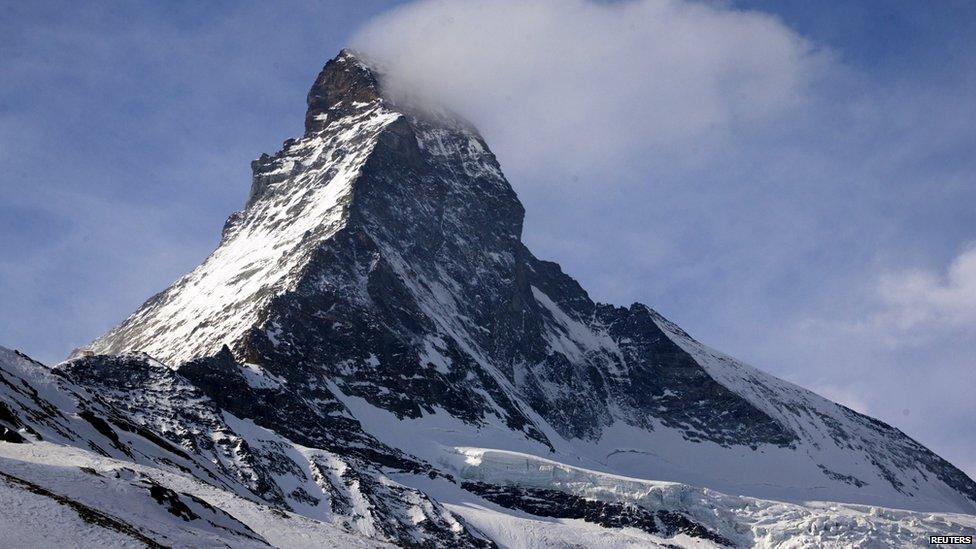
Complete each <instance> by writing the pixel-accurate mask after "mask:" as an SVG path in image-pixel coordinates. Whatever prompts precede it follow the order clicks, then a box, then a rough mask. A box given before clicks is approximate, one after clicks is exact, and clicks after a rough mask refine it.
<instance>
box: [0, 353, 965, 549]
mask: <svg viewBox="0 0 976 549" xmlns="http://www.w3.org/2000/svg"><path fill="white" fill-rule="evenodd" d="M95 360H96V362H98V364H95V365H91V364H89V365H87V366H85V365H79V364H74V365H71V364H68V365H63V366H62V368H59V370H58V371H57V372H59V373H55V372H52V371H50V370H48V369H47V368H46V367H45V366H43V365H41V364H39V363H37V362H35V361H32V360H30V359H29V358H27V357H25V356H23V355H20V354H17V353H14V352H12V351H8V350H6V349H2V348H0V379H2V383H0V402H2V403H3V410H4V411H5V413H4V415H3V418H2V419H0V422H2V424H3V425H4V428H5V429H7V430H6V431H5V439H6V440H8V441H11V442H0V502H3V503H4V505H5V507H4V509H5V510H6V511H5V512H4V513H3V514H2V517H0V545H2V546H4V547H7V546H11V547H13V546H16V547H42V546H44V547H49V546H54V545H59V546H60V545H70V546H82V547H96V546H97V547H142V546H150V547H266V546H269V545H271V546H276V547H289V548H290V547H322V546H329V547H385V546H389V542H394V543H396V544H397V545H407V546H410V545H421V546H432V547H458V546H464V545H475V546H479V545H480V546H490V545H491V544H492V543H495V544H498V545H499V546H503V547H567V546H580V545H582V546H587V547H675V546H680V547H685V546H687V547H725V546H742V547H745V546H754V547H783V546H790V547H808V546H814V545H815V546H820V547H882V546H885V547H890V546H905V547H907V546H913V545H922V544H924V542H925V540H927V537H928V536H929V535H936V534H944V533H946V532H952V533H954V534H958V535H973V534H974V533H976V516H973V515H960V514H951V513H917V512H911V511H902V510H895V509H885V508H880V507H874V506H858V505H849V504H848V505H845V504H837V503H826V502H824V503H819V502H810V503H806V504H803V505H799V504H790V503H779V502H774V501H765V500H761V499H756V498H746V497H741V496H730V495H725V494H722V493H720V492H717V491H714V490H710V489H706V488H698V487H692V486H688V485H684V484H678V483H671V482H660V481H646V480H640V479H635V478H628V477H623V476H619V475H612V474H607V473H601V472H597V471H593V470H588V469H584V468H580V467H573V466H570V465H566V464H564V463H560V462H558V461H554V460H550V459H545V458H540V457H538V456H534V455H531V454H524V453H517V452H507V451H499V450H493V449H484V448H470V447H459V448H453V449H450V451H449V452H444V453H443V454H442V459H441V461H440V463H439V470H440V474H435V475H431V474H418V472H417V471H404V470H399V471H394V470H389V471H388V474H383V473H380V472H378V471H376V470H375V469H373V468H371V467H370V466H369V465H367V464H364V463H362V462H360V461H358V460H348V459H343V458H340V457H339V456H336V455H333V454H330V453H329V452H326V451H323V450H317V449H312V448H307V447H302V446H299V445H296V444H294V443H291V442H290V441H288V440H286V439H283V438H282V437H280V436H278V435H276V434H274V433H272V432H270V431H267V430H265V429H262V428H260V427H257V426H255V425H254V424H253V423H252V422H250V421H247V420H240V419H237V418H234V417H233V416H232V415H230V414H228V413H226V412H223V411H221V410H219V409H217V408H215V407H214V406H213V404H212V403H209V402H207V401H206V399H202V400H201V399H200V398H199V397H192V396H188V395H186V394H185V392H186V391H188V390H189V391H192V389H190V388H188V387H181V386H180V385H182V382H181V381H180V380H179V375H178V374H176V373H174V372H172V371H169V373H163V372H156V375H157V376H158V377H157V379H155V380H154V381H153V382H152V383H145V384H143V385H145V386H146V387H149V389H147V390H140V389H137V388H136V387H137V385H136V384H133V383H132V381H133V380H139V379H140V378H141V377H142V376H144V375H145V373H142V374H139V373H136V374H134V375H133V376H126V375H125V369H123V368H121V367H120V366H122V365H125V366H128V369H131V370H136V371H138V370H140V369H145V368H147V367H148V368H149V369H150V370H151V371H155V369H156V368H158V367H160V365H158V364H157V363H154V362H152V361H150V360H149V359H146V358H145V357H133V356H124V357H119V358H117V359H108V358H107V357H105V358H99V359H95ZM105 360H110V362H108V363H107V364H102V363H101V361H105ZM111 360H114V362H112V361H111ZM140 361H141V362H142V366H140V365H139V362H140ZM65 368H67V369H68V370H75V373H74V376H77V375H79V371H80V370H82V369H95V370H99V371H98V372H97V373H99V374H100V375H102V376H103V379H104V380H105V383H106V385H102V386H100V387H98V389H99V391H100V392H101V393H102V396H101V397H93V396H92V395H91V394H90V393H88V391H86V390H85V389H81V388H79V387H77V386H75V385H73V383H72V382H71V381H70V380H69V379H67V378H66V377H65V374H64V373H63V372H62V371H61V370H63V369H65ZM119 376H123V377H119ZM67 377H68V378H70V377H73V376H71V375H68V376H67ZM116 384H119V385H121V386H120V387H118V388H116V389H111V388H110V387H109V385H116ZM76 391H77V392H76ZM92 400H94V401H99V402H97V403H95V402H92ZM150 400H152V401H154V404H153V405H150V404H149V401H150ZM180 402H182V403H184V407H186V408H189V409H188V410H180V409H177V408H173V407H172V405H173V404H174V403H180ZM54 403H57V404H58V405H60V406H63V407H64V408H63V409H62V411H58V412H55V409H54ZM86 410H88V411H91V410H98V414H99V415H95V414H93V413H86V412H85V411H86ZM140 410H141V412H140ZM119 413H121V415H118V414H119ZM44 414H50V415H47V416H45V415H44ZM101 414H104V417H105V418H106V419H104V420H101V421H99V420H98V419H96V418H99V417H102V416H101ZM147 414H149V415H147ZM52 416H53V417H56V418H58V421H57V422H55V423H51V422H50V420H51V418H52ZM121 417H129V418H130V419H131V420H132V423H128V424H123V423H121V422H122V421H123V420H122V419H121ZM220 417H223V418H224V421H222V420H221V419H219V418H220ZM205 418H210V420H212V421H216V422H217V424H213V425H207V423H206V420H205ZM55 425H56V426H57V428H55V427H54V426H55ZM86 425H91V426H94V427H93V430H91V431H88V430H87V429H86V427H85V426H86ZM58 429H60V431H61V432H60V433H59V432H58ZM13 433H18V434H19V435H20V437H21V438H20V439H19V440H17V439H15V437H14V436H13ZM86 437H87V438H86ZM44 438H47V440H42V439H44ZM14 440H17V441H16V442H14ZM207 440H209V441H211V442H212V443H213V444H212V445H210V444H207V443H206V442H204V441H207ZM145 442H148V443H149V444H146V445H143V444H142V443H145ZM148 447H156V448H159V449H166V448H169V449H168V450H164V451H162V452H160V453H158V454H157V455H152V454H151V453H150V452H148V451H145V450H147V448H148ZM106 448H108V449H110V450H111V451H112V452H113V453H116V454H117V456H118V457H115V456H111V455H108V453H109V452H108V451H106ZM167 456H168V457H167ZM181 456H182V457H183V458H185V461H182V462H181V461H180V457H181ZM194 458H202V459H200V462H201V463H206V462H208V461H209V462H210V463H212V464H213V465H214V467H213V468H212V469H210V470H207V471H204V470H203V468H196V467H195V466H194V465H193V463H192V462H193V461H194ZM188 463H189V464H190V466H187V465H186V464H188ZM316 500H318V501H316ZM468 532H470V533H475V534H476V537H468V534H467V533H468ZM445 536H446V537H445ZM489 539H490V540H492V541H488V540H489Z"/></svg>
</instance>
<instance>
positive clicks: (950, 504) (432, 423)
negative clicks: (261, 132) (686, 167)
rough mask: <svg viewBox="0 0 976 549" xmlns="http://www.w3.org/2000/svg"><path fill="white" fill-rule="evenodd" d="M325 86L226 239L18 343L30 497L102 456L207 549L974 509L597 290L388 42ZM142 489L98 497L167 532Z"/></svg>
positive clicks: (956, 523) (454, 539)
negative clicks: (71, 332) (122, 312)
mask: <svg viewBox="0 0 976 549" xmlns="http://www.w3.org/2000/svg"><path fill="white" fill-rule="evenodd" d="M307 105H308V109H307V114H306V117H305V133H304V135H303V136H302V137H301V138H298V139H290V140H288V141H285V143H284V144H283V146H282V149H281V150H280V151H278V152H277V153H276V154H274V155H262V156H261V158H259V159H258V160H256V161H254V162H253V163H252V170H253V174H254V175H253V180H252V184H251V190H250V195H249V197H248V200H247V203H246V206H245V208H244V210H243V211H241V212H238V213H235V214H233V215H232V216H231V217H230V218H229V219H228V221H227V223H226V225H225V227H224V230H223V234H222V236H221V240H220V244H219V245H218V247H217V249H216V250H215V251H214V252H213V253H212V254H211V255H210V256H209V257H208V258H207V259H206V260H205V261H204V262H203V264H201V265H200V266H199V267H197V268H196V269H194V270H193V271H192V272H191V273H189V274H187V275H186V276H184V277H182V278H181V279H179V280H178V281H176V282H175V283H174V284H173V285H172V286H171V287H170V288H168V289H166V290H165V291H163V292H161V293H159V294H157V295H156V296H154V297H152V298H151V299H150V300H149V301H147V302H146V303H145V304H144V305H143V306H142V307H140V308H139V309H138V310H137V311H136V312H135V313H133V314H132V315H131V316H130V317H129V318H128V319H126V320H125V321H124V322H123V323H122V324H121V325H119V326H118V327H116V328H115V329H113V330H112V331H110V332H109V333H107V334H106V335H104V336H102V337H101V338H99V339H97V340H96V341H94V342H93V343H92V344H91V345H90V346H89V347H88V348H87V349H85V350H79V351H78V352H76V353H75V355H74V356H73V357H72V358H71V359H70V360H69V361H67V362H65V363H63V364H60V365H58V366H57V367H56V368H54V369H53V370H49V369H47V368H46V367H44V366H43V365H40V364H37V363H35V362H33V361H31V360H30V359H28V358H27V357H25V356H22V355H18V354H15V353H12V352H5V353H3V354H0V359H3V360H2V361H0V366H3V375H2V379H3V380H4V384H3V386H0V389H2V391H0V399H2V400H0V402H2V403H4V404H3V407H0V425H2V427H3V429H4V431H3V437H4V439H5V440H8V441H9V443H8V444H6V445H0V447H2V449H3V450H4V452H5V453H3V454H0V460H2V461H0V472H4V474H8V473H9V474H10V475H11V476H12V477H13V478H14V479H15V480H10V481H9V482H8V488H9V489H10V490H17V494H18V495H17V497H18V498H23V497H26V496H25V494H24V493H22V492H25V491H26V492H29V493H30V494H32V495H33V496H37V492H32V491H30V488H29V487H28V485H27V484H18V482H23V483H33V484H31V485H30V486H35V485H36V486H38V487H40V488H41V489H43V490H46V491H48V492H50V493H56V490H57V488H58V487H57V486H45V485H43V483H41V480H38V479H47V480H46V482H48V483H49V484H50V483H51V482H54V481H52V480H51V479H58V478H60V477H59V476H53V475H50V474H49V473H48V472H46V469H44V467H49V466H51V465H52V463H53V464H57V463H59V460H60V461H63V460H65V459H67V460H70V462H71V463H73V464H78V463H84V465H81V467H84V468H88V469H91V470H93V471H95V472H96V475H97V476H96V475H91V474H87V475H86V474H85V473H77V472H73V473H72V475H71V477H70V479H69V478H67V477H66V479H65V480H64V482H65V483H66V484H71V485H72V486H82V485H83V484H84V482H88V483H89V484H94V483H95V482H96V480H97V482H98V483H102V482H103V481H102V480H100V479H106V480H104V482H110V483H114V484H113V486H115V485H118V486H119V488H118V492H119V493H124V494H125V497H126V498H129V499H131V500H132V501H133V502H139V505H142V506H148V507H150V508H151V509H152V510H153V511H154V512H155V513H156V514H160V511H159V509H157V507H159V506H160V505H157V506H152V505H149V503H146V502H151V501H156V502H157V503H158V502H159V501H164V502H172V501H178V502H180V503H181V504H183V505H185V506H186V507H188V508H190V509H191V510H192V514H193V515H194V516H196V517H197V518H194V519H192V520H184V521H183V523H186V524H183V523H179V526H181V527H183V529H184V530H187V531H188V532H189V530H191V529H192V532H190V533H185V532H183V530H179V531H178V532H179V535H184V534H185V535H186V536H189V537H187V538H186V539H192V540H194V541H192V542H191V541H187V542H185V543H187V544H190V545H206V544H207V543H210V542H206V541H198V540H196V539H195V538H192V536H198V537H199V539H201V540H205V539H210V540H217V539H219V543H223V544H226V545H230V546H237V545H240V544H245V543H270V544H273V545H280V546H300V545H303V544H305V543H308V544H309V545H315V542H316V538H315V537H314V535H319V536H321V537H319V538H317V540H318V542H319V543H321V542H323V541H324V540H332V541H331V543H335V544H344V543H345V542H344V541H343V542H340V541H337V540H346V539H349V538H350V537H351V536H356V537H353V538H352V539H356V540H359V542H362V543H367V544H382V543H393V544H397V545H406V546H411V545H416V546H445V547H447V546H452V547H453V546H470V547H487V546H492V545H494V544H501V545H508V546H512V545H514V546H536V545H540V544H541V545H545V544H549V545H565V544H569V543H583V544H584V545H607V544H609V545H618V546H632V545H641V546H647V545H655V544H672V545H674V544H678V545H685V544H695V543H701V544H706V545H709V544H711V545H719V546H729V545H732V546H739V545H761V544H767V545H776V544H778V543H785V542H787V541H789V540H796V539H806V540H807V541H808V542H809V543H820V544H825V543H826V544H830V543H835V544H837V545H842V546H845V545H850V544H852V543H855V542H857V540H864V539H868V540H884V541H885V542H886V543H891V544H911V543H921V541H919V540H921V539H922V536H923V535H927V533H945V528H947V527H948V526H952V527H953V532H967V531H973V530H976V517H972V516H969V515H972V514H973V513H976V483H974V482H973V480H971V479H969V478H968V477H967V476H966V475H965V474H964V473H962V472H961V471H959V470H958V469H956V468H955V467H953V466H952V465H951V464H949V463H948V462H946V461H945V460H943V459H941V458H940V457H938V456H937V455H935V454H934V453H932V452H931V451H929V450H928V449H926V448H925V447H924V446H922V445H920V444H918V443H917V442H915V441H914V440H912V439H910V438H909V437H907V436H905V435H904V434H903V433H901V432H900V431H898V430H897V429H895V428H893V427H891V426H888V425H886V424H884V423H882V422H880V421H877V420H875V419H872V418H869V417H867V416H864V415H861V414H858V413H856V412H854V411H852V410H850V409H848V408H845V407H843V406H841V405H838V404H835V403H833V402H831V401H829V400H827V399H824V398H822V397H820V396H818V395H816V394H814V393H812V392H809V391H806V390H804V389H802V388H800V387H797V386H794V385H792V384H789V383H787V382H784V381H782V380H779V379H776V378H774V377H772V376H769V375H767V374H764V373H762V372H760V371H758V370H756V369H754V368H751V367H749V366H747V365H744V364H742V363H740V362H738V361H736V360H735V359H733V358H730V357H727V356H725V355H723V354H721V353H718V352H716V351H713V350H711V349H709V348H707V347H705V346H704V345H702V344H700V343H699V342H697V341H696V340H694V339H693V338H691V337H690V336H689V335H688V334H687V333H685V332H684V331H683V330H681V329H680V328H678V327H677V326H676V325H674V324H673V323H671V322H669V321H668V320H666V319H665V318H664V317H662V316H661V315H660V314H658V313H657V312H655V311H654V310H652V309H650V308H649V307H647V306H645V305H642V304H639V303H635V304H633V305H631V306H630V307H618V306H614V305H608V304H601V303H595V302H594V301H592V300H591V299H590V297H589V296H588V295H587V293H586V292H585V291H584V290H583V289H582V288H581V287H580V285H579V284H578V283H577V282H576V281H575V280H573V279H572V278H571V277H569V276H568V275H566V274H564V273H563V272H562V270H561V269H560V267H559V266H558V265H557V264H555V263H552V262H548V261H543V260H540V259H537V258H536V257H535V256H534V255H533V254H532V253H531V252H530V251H529V250H528V249H527V248H526V247H525V246H524V245H523V244H522V242H521V233H522V221H523V216H524V209H523V207H522V205H521V203H520V202H519V200H518V198H517V196H516V194H515V192H514V191H513V189H512V187H511V185H510V184H509V183H508V181H507V180H506V179H505V176H504V175H503V173H502V171H501V168H500V166H499V164H498V162H497V160H496V159H495V157H494V155H493V154H492V153H491V151H490V149H489V148H488V146H487V144H486V143H485V141H484V139H483V138H482V137H481V136H480V135H479V133H478V132H477V130H476V129H475V128H474V127H473V126H472V125H471V124H469V123H468V122H466V121H464V120H463V119H461V118H460V117H458V116H456V115H454V114H452V113H450V112H446V111H444V110H442V109H438V108H434V107H430V106H427V105H423V104H421V103H419V102H417V101H415V100H412V99H410V98H409V97H405V96H402V95H397V94H393V93H390V92H389V91H388V90H387V89H386V88H385V87H384V85H383V71H382V67H381V65H378V64H377V63H374V62H371V61H367V60H365V59H364V58H362V56H360V55H358V54H355V53H353V52H350V51H343V52H342V53H340V54H339V56H337V57H336V58H335V59H333V60H331V61H329V62H328V63H327V64H326V65H325V67H324V69H323V70H322V72H321V73H320V74H319V75H318V77H317V78H316V80H315V83H314V84H313V86H312V89H311V91H310V92H309V94H308V98H307ZM24 448H40V449H41V450H25V449H24ZM45 455H47V456H50V458H49V459H48V458H45V457H44V456H45ZM8 462H9V463H8ZM10 464H19V465H17V467H19V469H17V467H14V466H13V465H10ZM96 465H97V466H96ZM121 469H130V470H133V471H136V474H135V475H134V476H133V475H129V474H126V475H121V476H115V473H114V471H118V470H121ZM10 471H19V475H20V476H18V475H17V474H14V473H13V472H10ZM76 477H77V478H76ZM89 477H90V478H89ZM640 479H653V480H640ZM57 482H61V481H60V480H58V481H57ZM11 483H12V484H11ZM72 483H73V484H72ZM147 486H148V487H149V488H147ZM152 486H159V487H160V488H155V493H156V494H157V495H159V494H164V493H165V496H162V495H160V497H158V498H156V497H155V496H153V490H154V489H153V488H152ZM147 490H148V493H149V496H148V499H147V498H146V491H147ZM164 491H165V492H164ZM722 492H727V493H730V494H741V496H739V495H724V494H722ZM57 493H58V494H61V493H60V492H57ZM71 494H83V495H85V497H88V495H87V494H88V493H87V492H86V491H85V490H80V489H79V490H76V491H75V492H72V493H71ZM71 494H67V495H66V494H61V495H60V497H64V498H68V499H70V501H74V502H75V503H77V504H78V505H85V506H88V507H89V508H92V509H102V508H101V507H98V505H96V504H99V505H102V504H103V503H104V502H98V501H89V500H90V498H89V500H85V501H82V500H83V499H84V498H83V497H81V496H77V497H76V496H74V495H71ZM71 498H74V499H71ZM761 498H765V499H761ZM198 500H199V501H198ZM771 500H776V501H771ZM126 501H128V500H126ZM809 501H828V502H835V503H831V504H811V503H805V502H809ZM200 502H203V503H200ZM59 505H60V504H59ZM104 505H107V504H104ZM104 505H103V507H104ZM120 505H121V504H119V505H116V506H115V507H111V508H110V509H108V510H105V509H102V511H100V512H103V514H108V515H111V516H113V517H115V518H114V519H112V520H115V521H116V522H118V523H120V524H129V528H131V529H133V530H134V531H136V532H138V533H139V535H142V536H148V537H149V538H151V539H154V540H156V539H157V538H154V537H152V536H153V535H154V534H159V533H160V532H156V531H153V532H148V533H147V529H151V528H152V526H151V525H150V522H152V521H148V519H145V515H140V517H143V518H142V519H141V520H143V522H138V521H136V523H135V524H130V522H127V521H125V520H123V518H121V517H120V515H125V513H124V512H123V510H124V508H131V506H129V505H128V504H126V505H121V506H120ZM134 505H135V503H133V506H134ZM161 505H162V507H163V508H164V510H168V512H169V513H170V514H173V511H172V507H174V506H175V507H177V508H178V509H180V510H181V511H180V513H183V515H182V516H183V517H184V518H185V517H188V516H190V515H189V514H187V513H185V512H183V511H182V507H180V506H178V505H176V504H175V503H174V504H172V505H170V507H168V508H167V507H166V505H169V503H167V504H161ZM193 505H196V507H194V506H193ZM204 505H210V506H211V507H209V508H206V509H207V512H209V513H210V514H209V515H207V514H206V513H204V512H203V511H202V509H204V508H205V507H202V506H204ZM879 507H886V508H898V509H910V510H915V511H919V512H918V513H913V512H911V511H895V510H894V509H884V510H883V511H879V509H878V508H879ZM922 512H924V513H922ZM113 513H115V514H113ZM957 513H963V514H964V515H959V514H957ZM174 516H177V517H180V514H179V513H177V514H176V515H174ZM275 517H289V518H287V519H286V518H275ZM231 521H233V522H231ZM170 522H172V520H171V521H170ZM286 523H289V524H290V526H289V525H288V524H286ZM296 523H300V524H306V523H307V524H309V525H314V526H308V528H309V531H314V532H316V534H314V535H312V534H309V536H312V537H305V538H302V537H301V535H300V534H299V533H298V532H300V531H301V529H300V528H296V527H295V524H296ZM156 524H157V526H156V527H155V528H156V529H157V530H158V529H159V528H162V526H159V525H162V524H164V523H162V522H157V523H156ZM214 524H219V525H221V526H220V528H218V527H216V526H209V525H214ZM227 524H230V525H231V526H227ZM283 525H284V526H283ZM191 527H192V528H191ZM110 530H111V532H113V534H112V535H119V531H118V530H117V529H116V530H112V529H110ZM165 530H166V532H168V527H167V529H165ZM213 532H217V534H214V533H213ZM173 535H174V536H175V535H177V534H173ZM206 536H211V537H210V538H207V537H206ZM221 536H223V537H222V538H221ZM343 536H346V537H343ZM804 536H805V537H804ZM174 539H176V538H174ZM179 539H182V538H179ZM303 540H304V541H303ZM572 540H576V541H572ZM580 540H582V541H580ZM157 542H158V543H162V542H159V541H158V540H157ZM179 543H183V542H179ZM179 543H177V544H179ZM213 543H218V541H213Z"/></svg>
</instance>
